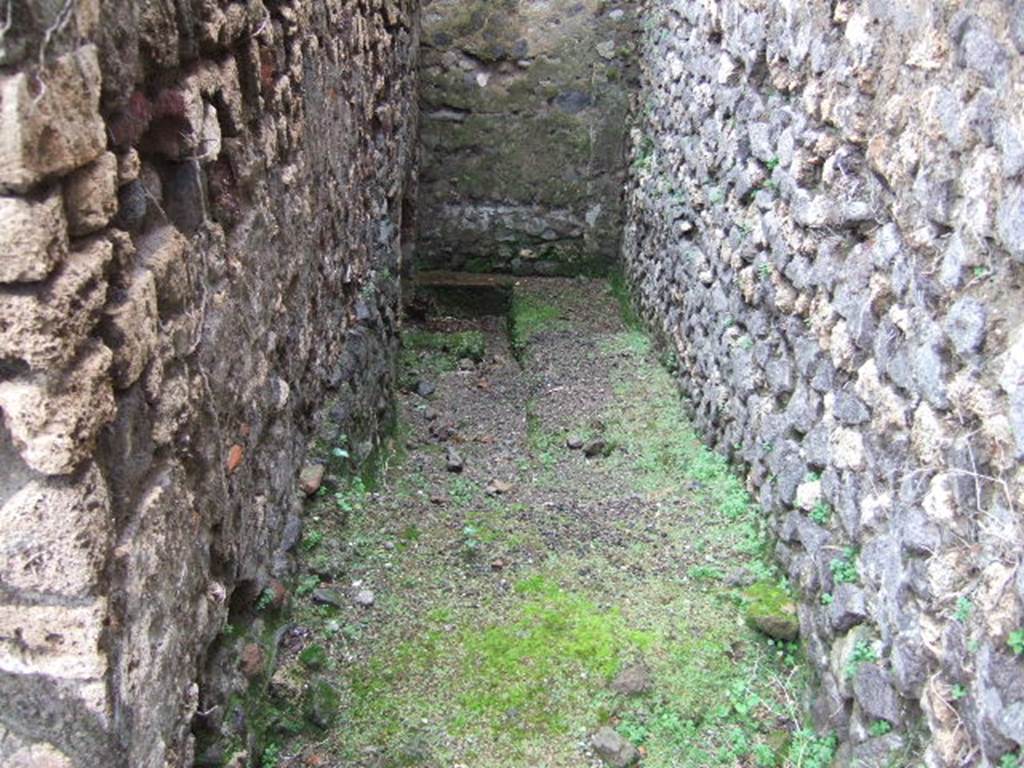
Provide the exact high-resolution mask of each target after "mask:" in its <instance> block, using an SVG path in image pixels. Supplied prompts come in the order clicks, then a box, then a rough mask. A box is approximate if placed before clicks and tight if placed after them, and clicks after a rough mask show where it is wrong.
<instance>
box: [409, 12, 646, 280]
mask: <svg viewBox="0 0 1024 768" xmlns="http://www.w3.org/2000/svg"><path fill="white" fill-rule="evenodd" d="M635 5H636V3H635V2H631V1H630V0H621V1H620V2H604V0H582V1H579V0H553V1H552V2H536V0H497V1H496V0H434V2H431V3H427V4H426V5H425V7H424V11H423V43H424V51H423V58H422V63H421V80H422V87H421V97H420V102H421V114H422V126H421V140H422V146H423V172H422V182H421V185H420V204H419V208H420V210H421V211H422V216H421V226H420V229H419V235H418V237H419V247H418V256H419V261H420V262H421V263H422V264H423V265H424V266H427V267H435V268H436V267H444V268H468V269H472V270H476V271H486V270H503V271H514V272H518V273H536V274H566V273H572V272H580V271H602V270H605V269H607V267H608V266H609V265H610V263H611V262H612V261H613V260H614V258H615V256H616V254H617V252H618V247H619V242H620V240H621V231H622V186H623V181H624V177H625V171H626V160H625V149H626V115H627V110H628V104H629V98H628V93H629V90H630V87H631V84H632V81H633V80H634V70H635V67H634V61H635V57H634V55H633V46H634V40H633V37H634V31H635V29H636V16H635Z"/></svg>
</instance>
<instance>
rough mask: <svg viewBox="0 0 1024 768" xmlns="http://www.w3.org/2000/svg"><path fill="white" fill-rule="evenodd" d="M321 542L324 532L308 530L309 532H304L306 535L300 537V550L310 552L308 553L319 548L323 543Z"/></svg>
mask: <svg viewBox="0 0 1024 768" xmlns="http://www.w3.org/2000/svg"><path fill="white" fill-rule="evenodd" d="M323 540H324V532H323V531H318V530H316V529H313V530H310V531H306V533H305V534H304V535H303V537H302V548H303V549H304V550H305V551H306V552H310V551H312V550H314V549H316V548H317V547H319V546H320V544H321V543H322V542H323Z"/></svg>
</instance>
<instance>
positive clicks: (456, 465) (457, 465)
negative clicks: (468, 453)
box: [444, 446, 466, 473]
mask: <svg viewBox="0 0 1024 768" xmlns="http://www.w3.org/2000/svg"><path fill="white" fill-rule="evenodd" d="M444 460H445V464H446V466H447V468H448V471H449V472H455V473H458V472H461V471H462V470H463V468H465V466H466V464H465V462H464V461H463V460H462V456H460V455H459V452H458V451H456V450H455V449H454V448H452V447H451V446H448V450H447V452H446V453H445V459H444Z"/></svg>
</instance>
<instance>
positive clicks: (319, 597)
mask: <svg viewBox="0 0 1024 768" xmlns="http://www.w3.org/2000/svg"><path fill="white" fill-rule="evenodd" d="M313 602H314V603H316V604H317V605H331V606H334V607H335V608H341V607H342V606H343V605H344V604H345V601H344V600H343V599H342V597H341V595H339V594H338V593H337V592H336V591H335V590H333V589H325V588H323V587H320V588H319V589H314V590H313Z"/></svg>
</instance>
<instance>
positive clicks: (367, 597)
mask: <svg viewBox="0 0 1024 768" xmlns="http://www.w3.org/2000/svg"><path fill="white" fill-rule="evenodd" d="M375 600H376V598H375V597H374V595H373V590H370V589H361V590H359V591H358V592H356V596H355V603H356V605H361V606H362V607H363V608H370V607H371V606H372V605H373V603H374V601H375Z"/></svg>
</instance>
